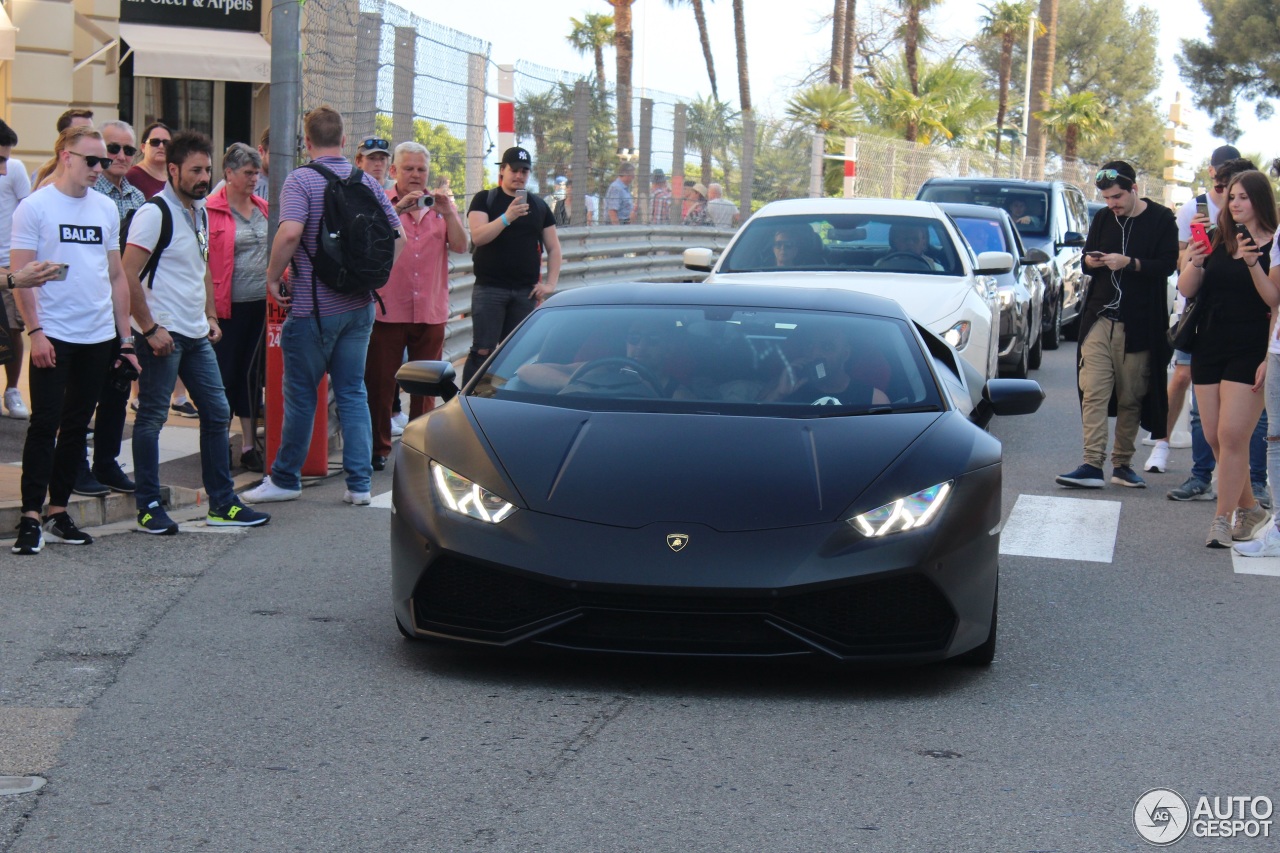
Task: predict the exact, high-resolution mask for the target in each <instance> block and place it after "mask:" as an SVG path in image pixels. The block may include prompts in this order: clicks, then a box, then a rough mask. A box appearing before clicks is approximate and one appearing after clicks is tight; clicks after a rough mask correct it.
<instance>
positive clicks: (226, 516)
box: [206, 500, 271, 527]
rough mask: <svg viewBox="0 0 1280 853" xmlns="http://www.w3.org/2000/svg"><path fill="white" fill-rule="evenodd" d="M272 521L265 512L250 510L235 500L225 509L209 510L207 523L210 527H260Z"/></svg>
mask: <svg viewBox="0 0 1280 853" xmlns="http://www.w3.org/2000/svg"><path fill="white" fill-rule="evenodd" d="M270 520H271V516H269V515H267V514H266V513H265V512H258V511H257V510H256V509H250V508H249V507H247V506H245V505H244V504H242V503H240V501H239V500H234V501H232V502H231V503H230V505H228V506H226V507H224V508H223V509H220V510H218V509H211V510H209V517H208V518H207V519H206V523H207V524H208V525H209V526H210V527H259V526H261V525H263V524H266V523H267V522H268V521H270Z"/></svg>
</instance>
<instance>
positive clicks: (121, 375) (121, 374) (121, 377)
mask: <svg viewBox="0 0 1280 853" xmlns="http://www.w3.org/2000/svg"><path fill="white" fill-rule="evenodd" d="M137 378H138V371H137V370H135V369H134V367H133V365H132V364H130V363H129V360H128V359H127V358H125V357H124V356H118V360H117V361H116V363H115V366H114V367H112V368H111V372H110V373H109V374H108V375H107V381H108V382H109V383H110V384H111V387H112V388H114V389H115V390H116V391H119V392H120V393H121V394H128V393H129V389H130V386H132V385H133V382H134V380H136V379H137Z"/></svg>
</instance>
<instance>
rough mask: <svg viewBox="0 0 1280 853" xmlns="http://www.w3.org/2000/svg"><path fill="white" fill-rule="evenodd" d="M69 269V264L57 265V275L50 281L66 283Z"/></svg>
mask: <svg viewBox="0 0 1280 853" xmlns="http://www.w3.org/2000/svg"><path fill="white" fill-rule="evenodd" d="M70 269H71V264H58V274H57V275H55V276H54V277H53V278H51V279H50V281H66V280H67V271H68V270H70Z"/></svg>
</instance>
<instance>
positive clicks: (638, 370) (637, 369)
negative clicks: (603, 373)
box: [560, 355, 666, 397]
mask: <svg viewBox="0 0 1280 853" xmlns="http://www.w3.org/2000/svg"><path fill="white" fill-rule="evenodd" d="M608 368H612V370H611V371H610V372H609V373H608V374H607V375H608V376H610V377H612V378H613V379H615V380H616V379H617V378H618V377H620V376H621V374H622V372H623V371H624V370H630V371H631V372H632V373H634V374H635V375H636V377H637V378H639V379H640V381H642V382H644V384H646V385H648V386H649V387H650V388H651V389H653V394H654V396H655V397H665V396H666V394H664V393H663V392H662V380H661V379H660V378H659V377H658V374H656V373H654V372H653V371H652V370H650V369H649V368H648V367H646V366H644V365H643V364H641V363H640V362H638V361H636V360H635V359H634V358H627V357H626V356H620V355H615V356H609V357H607V358H593V359H592V360H591V361H588V362H585V363H584V364H582V365H581V366H580V367H579V368H578V369H577V370H575V371H573V374H572V375H570V377H569V381H568V382H566V383H565V386H564V390H563V391H561V392H560V393H561V394H564V393H566V392H568V391H569V389H570V388H572V387H573V385H574V383H578V384H580V385H583V386H585V387H586V388H587V389H588V390H589V391H595V392H605V393H607V392H608V391H611V390H613V389H616V388H620V387H624V386H623V383H621V382H617V381H612V382H610V381H604V382H599V381H597V382H595V383H592V382H588V381H587V380H586V379H585V378H584V377H586V376H588V375H590V374H591V373H594V372H596V371H599V370H604V369H608Z"/></svg>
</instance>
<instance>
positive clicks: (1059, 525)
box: [1000, 495, 1120, 563]
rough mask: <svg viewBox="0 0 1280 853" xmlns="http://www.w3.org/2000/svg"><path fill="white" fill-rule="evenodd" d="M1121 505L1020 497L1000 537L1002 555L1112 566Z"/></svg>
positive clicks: (1111, 502)
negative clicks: (1080, 561)
mask: <svg viewBox="0 0 1280 853" xmlns="http://www.w3.org/2000/svg"><path fill="white" fill-rule="evenodd" d="M1119 529H1120V501H1104V500H1085V499H1083V498H1057V497H1048V496H1046V495H1018V500H1017V502H1016V503H1015V504H1014V505H1013V511H1012V512H1010V513H1009V520H1008V521H1006V522H1005V525H1004V532H1003V533H1002V534H1001V536H1000V553H1001V554H1009V555H1011V556H1019V557H1047V558H1049V559H1053V560H1082V561H1085V562H1090V563H1110V562H1111V559H1112V555H1113V552H1114V551H1115V546H1116V532H1117V531H1118V530H1119Z"/></svg>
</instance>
